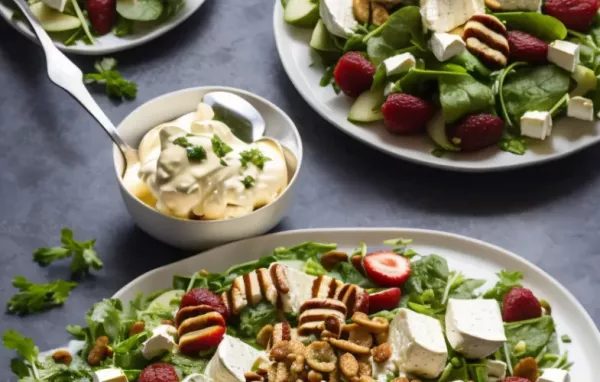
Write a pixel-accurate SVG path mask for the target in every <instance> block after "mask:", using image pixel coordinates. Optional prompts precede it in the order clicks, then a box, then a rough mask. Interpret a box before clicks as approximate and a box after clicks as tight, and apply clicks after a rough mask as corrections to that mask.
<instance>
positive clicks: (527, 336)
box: [504, 316, 555, 365]
mask: <svg viewBox="0 0 600 382" xmlns="http://www.w3.org/2000/svg"><path fill="white" fill-rule="evenodd" d="M504 331H505V332H506V338H507V345H508V349H509V350H510V352H511V363H512V364H513V365H515V364H517V362H519V360H521V359H523V358H526V357H534V358H535V357H536V356H537V355H538V354H539V353H540V352H541V351H542V350H543V349H544V347H545V346H546V345H548V343H549V342H550V340H551V338H552V336H553V335H554V332H555V326H554V320H552V317H550V316H542V317H540V318H536V319H533V320H527V321H519V322H511V323H506V324H504ZM522 342H524V343H525V346H524V347H523V349H522V351H519V352H515V351H514V349H515V347H516V346H517V344H519V343H522ZM519 347H521V346H519ZM520 350H521V349H520Z"/></svg>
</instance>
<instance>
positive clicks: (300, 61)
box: [273, 1, 600, 172]
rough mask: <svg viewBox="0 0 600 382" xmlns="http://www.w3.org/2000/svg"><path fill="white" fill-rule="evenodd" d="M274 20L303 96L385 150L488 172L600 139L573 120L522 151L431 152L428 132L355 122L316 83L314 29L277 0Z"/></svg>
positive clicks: (595, 128) (344, 103)
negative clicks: (292, 20)
mask: <svg viewBox="0 0 600 382" xmlns="http://www.w3.org/2000/svg"><path fill="white" fill-rule="evenodd" d="M273 25H274V30H275V41H276V43H277V50H278V51H279V56H280V58H281V61H282V63H283V67H284V68H285V71H286V72H287V74H288V76H289V77H290V80H291V81H292V83H293V84H294V86H295V87H296V89H297V90H298V91H299V92H300V94H301V95H302V97H303V98H304V99H305V100H306V102H308V103H309V104H310V106H311V107H312V108H313V109H314V110H315V111H317V112H318V113H319V114H320V115H321V116H322V117H323V118H325V119H326V120H328V121H329V122H330V123H331V124H332V125H334V126H336V127H338V128H339V129H341V130H342V131H344V132H345V133H347V134H349V135H351V136H353V137H354V138H356V139H358V140H361V141H363V142H365V143H366V144H368V145H370V146H373V147H375V148H376V149H378V150H381V151H383V152H385V153H387V154H390V155H392V156H395V157H399V158H402V159H406V160H409V161H411V162H416V163H420V164H423V165H426V166H431V167H437V168H441V169H445V170H454V171H466V172H487V171H498V170H508V169H514V168H518V167H525V166H531V165H534V164H539V163H543V162H548V161H551V160H555V159H559V158H562V157H565V156H567V155H570V154H573V153H575V152H577V151H579V150H581V149H584V148H586V147H588V146H591V145H593V144H595V143H598V142H599V141H600V123H595V124H593V123H590V122H584V121H577V120H573V119H563V120H561V121H559V122H558V123H557V124H556V126H555V128H554V129H553V133H552V138H551V139H547V140H546V141H543V142H542V141H540V142H539V143H536V144H532V145H531V147H530V148H529V150H528V151H527V152H526V153H525V155H523V156H519V155H514V154H511V153H507V152H504V151H500V150H499V149H498V148H496V147H491V148H489V149H487V150H483V151H480V152H477V153H473V154H464V153H463V154H446V155H444V156H443V157H442V158H438V157H435V156H434V155H432V154H431V151H432V149H433V148H434V145H433V143H432V142H431V140H430V139H429V138H428V137H426V136H418V137H400V136H393V135H391V134H389V133H388V132H387V131H386V130H385V127H384V126H383V123H374V124H366V125H356V124H353V123H351V122H349V121H348V120H347V117H348V111H349V110H350V106H351V105H352V101H353V100H352V99H350V98H349V97H345V96H343V95H339V96H338V95H336V94H335V93H334V91H333V90H332V88H331V87H326V88H323V87H320V86H319V81H320V80H321V77H322V76H323V73H324V69H323V68H322V67H321V66H320V65H311V64H313V63H315V62H316V63H318V62H319V58H318V57H316V55H313V53H312V52H311V49H310V47H309V45H308V43H309V41H310V36H311V33H312V31H311V30H310V29H302V28H297V27H294V26H291V25H288V24H286V23H285V21H283V7H282V5H281V2H280V1H276V2H275V10H274V12H273Z"/></svg>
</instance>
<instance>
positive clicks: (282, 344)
mask: <svg viewBox="0 0 600 382" xmlns="http://www.w3.org/2000/svg"><path fill="white" fill-rule="evenodd" d="M288 344H289V341H279V342H278V343H276V344H275V345H273V347H272V348H271V350H270V351H269V359H271V360H273V361H277V362H282V361H284V360H285V359H286V358H287V356H288V354H289V351H288Z"/></svg>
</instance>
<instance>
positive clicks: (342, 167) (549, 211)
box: [0, 0, 600, 381]
mask: <svg viewBox="0 0 600 382" xmlns="http://www.w3.org/2000/svg"><path fill="white" fill-rule="evenodd" d="M272 4H273V3H272V1H267V0H246V1H240V0H209V1H207V3H206V4H205V5H204V6H203V7H202V8H201V9H200V10H199V11H198V12H197V13H196V14H195V15H193V16H192V17H191V18H190V19H189V20H188V21H187V22H185V23H184V24H183V25H181V26H179V27H178V28H176V29H175V30H174V31H172V32H170V33H168V34H167V35H165V36H163V37H161V38H159V39H158V40H156V41H154V42H151V43H149V44H147V45H145V46H142V47H139V48H136V49H133V50H130V51H127V52H123V53H119V54H116V55H114V56H115V57H116V58H117V59H118V60H119V63H120V70H121V72H122V73H123V75H124V76H125V77H126V78H129V79H132V80H135V81H136V82H137V83H138V84H139V94H138V97H137V99H136V100H135V101H133V102H124V103H115V102H112V101H110V100H108V99H107V98H106V97H104V95H103V94H102V93H101V92H98V93H96V94H95V95H96V99H97V100H98V102H99V103H100V105H101V106H102V107H103V109H104V110H105V111H106V113H107V114H108V116H109V117H111V118H112V120H113V121H116V122H118V121H120V120H122V119H123V118H124V117H125V116H126V115H127V114H128V113H129V112H130V111H131V110H133V109H134V108H135V107H136V106H138V105H140V104H142V103H144V102H146V101H147V100H149V99H151V98H154V97H156V96H158V95H160V94H163V93H166V92H170V91H174V90H178V89H182V88H185V87H190V86H199V85H226V86H234V87H239V88H242V89H246V90H249V91H251V92H254V93H256V94H258V95H261V96H263V97H266V98H267V99H269V100H271V101H273V102H275V103H276V104H277V105H279V106H280V107H281V108H282V109H283V110H285V111H286V112H287V113H289V115H290V116H291V117H292V119H293V120H294V121H295V122H296V124H297V125H298V128H299V130H300V133H301V135H302V138H303V140H304V144H305V161H304V167H303V169H302V173H301V177H300V179H299V185H298V189H297V193H296V197H295V203H294V206H293V208H292V210H291V211H290V212H289V214H288V216H287V218H285V220H284V221H283V222H282V223H281V224H280V225H279V226H278V227H277V228H276V230H277V231H281V230H291V229H298V228H312V227H353V226H358V227H378V226H380V227H385V226H387V227H391V226H395V227H416V228H430V229H437V230H444V231H449V232H454V233H459V234H463V235H468V236H472V237H475V238H478V239H482V240H485V241H488V242H491V243H493V244H496V245H499V246H502V247H504V248H507V249H509V250H511V251H514V252H516V253H518V254H520V255H521V256H523V257H525V258H527V259H528V260H530V261H532V262H534V263H536V264H537V265H539V266H540V267H541V268H543V269H544V270H545V271H547V272H548V273H549V274H551V275H552V276H554V277H555V278H557V279H558V280H559V281H560V282H561V283H562V284H563V285H565V286H566V287H567V288H568V289H569V290H570V291H571V292H572V293H573V294H574V295H575V296H576V297H577V298H578V299H579V300H580V301H581V302H582V304H583V305H584V306H585V308H586V309H587V310H588V312H589V313H590V314H591V316H592V317H593V319H594V321H595V322H596V324H598V323H600V293H598V291H600V236H599V234H598V233H599V232H600V219H599V218H598V217H599V215H600V197H599V194H600V147H595V148H591V149H588V150H586V151H584V152H582V153H579V154H576V155H573V156H572V157H570V158H567V159H564V160H561V161H559V162H555V163H550V164H547V165H542V166H539V167H535V168H530V169H525V170H520V171H513V172H506V173H496V174H486V175H469V174H458V173H446V172H441V171H438V170H433V169H428V168H425V167H421V166H417V165H413V164H410V163H406V162H404V161H401V160H396V159H393V158H390V157H388V156H386V155H384V154H382V153H379V152H378V151H375V150H373V149H371V148H369V147H367V146H365V145H363V144H361V143H360V142H358V141H355V140H353V139H352V138H350V137H348V136H346V135H345V134H344V133H342V132H340V131H339V130H337V129H335V128H334V127H332V126H330V125H329V124H328V123H326V122H325V121H324V120H323V119H321V118H320V117H319V116H318V115H317V113H315V112H314V111H313V110H312V109H311V108H310V107H309V106H308V105H307V103H306V102H305V101H304V100H303V99H302V98H301V97H300V95H299V94H298V92H297V91H296V90H295V89H294V87H293V86H292V83H291V82H290V81H289V79H288V77H287V75H286V73H285V72H284V70H283V67H282V65H281V62H280V60H279V57H278V54H277V51H276V47H275V41H274V38H273V32H272ZM73 58H74V60H75V61H76V62H77V63H78V64H79V65H80V67H82V68H86V69H87V68H91V66H92V64H93V61H94V59H93V58H86V57H73ZM63 226H67V227H72V228H73V229H74V230H75V234H76V237H78V238H82V239H90V238H95V239H97V251H98V253H99V254H100V255H101V256H102V259H103V260H104V262H105V268H104V269H103V270H102V271H100V272H98V273H97V275H95V276H94V277H93V278H92V279H90V280H88V281H86V282H83V283H81V284H80V285H79V287H78V288H77V289H76V290H75V291H74V292H73V294H72V297H71V298H70V299H69V300H68V302H67V304H66V305H65V306H64V307H63V308H59V309H55V310H52V311H50V312H47V313H43V314H39V315H33V316H29V317H24V318H21V317H16V316H11V315H4V316H3V317H2V319H1V320H0V321H1V323H0V331H2V332H3V331H4V330H6V329H8V328H14V329H17V330H19V331H21V332H23V333H25V334H27V335H29V336H32V337H33V338H34V339H35V340H36V342H37V344H38V345H39V347H40V348H41V349H45V348H49V347H52V346H59V345H62V344H63V343H64V342H65V341H66V340H67V338H68V336H67V334H66V332H65V331H64V330H63V328H64V326H65V325H66V324H68V323H83V322H84V314H85V312H86V311H87V309H88V308H89V307H90V306H91V304H92V303H93V302H95V301H97V300H99V299H101V298H103V297H108V296H110V295H112V294H113V293H114V292H115V291H117V290H118V289H119V288H120V287H121V286H123V285H124V284H126V283H127V282H128V281H130V280H131V279H133V278H135V277H136V276H138V275H140V274H142V273H144V272H146V271H148V270H151V269H153V268H155V267H157V266H160V265H163V264H167V263H169V262H172V261H175V260H178V259H181V258H183V257H185V256H188V255H189V253H182V252H181V251H178V250H175V249H172V248H169V247H167V246H166V245H163V244H161V243H158V242H156V241H155V240H153V239H151V238H150V237H148V236H147V235H146V234H144V233H143V232H141V231H140V230H139V229H137V228H136V227H135V226H134V224H133V223H132V221H131V219H130V218H129V216H128V215H127V212H126V211H125V208H124V206H123V204H122V202H121V200H120V195H119V193H118V190H117V185H116V181H115V175H114V172H113V168H112V165H111V145H110V142H109V140H108V139H107V137H106V136H104V133H103V132H102V131H101V129H100V128H98V127H97V126H96V125H95V124H94V122H93V121H92V119H91V118H90V117H89V116H88V115H87V114H86V112H85V111H83V109H82V108H81V107H80V106H79V105H78V104H77V103H76V102H75V101H73V100H72V99H71V98H70V97H69V96H68V95H67V94H66V93H64V92H63V91H62V90H61V89H59V88H57V87H55V86H54V85H52V84H51V83H50V82H49V81H48V79H47V77H46V74H45V61H44V57H43V55H42V51H41V50H40V49H39V48H38V47H37V46H36V45H34V44H33V43H31V42H30V41H29V40H27V39H26V38H24V37H23V36H21V35H20V34H19V33H17V32H16V31H14V30H13V29H12V28H11V27H10V26H8V25H7V24H6V23H4V22H0V261H1V265H0V280H1V282H0V303H1V304H5V303H6V301H7V300H8V299H9V298H10V296H12V295H13V293H14V292H15V290H14V289H13V288H12V286H11V284H10V282H11V279H12V278H13V277H14V276H16V275H24V276H26V277H28V278H31V279H32V280H34V281H36V282H48V281H50V280H55V279H57V278H64V277H67V275H68V273H69V271H68V268H67V267H68V265H67V264H64V265H56V266H51V267H49V268H46V269H44V268H40V267H38V266H37V265H36V264H34V263H33V262H32V261H31V253H32V252H33V251H34V250H35V249H36V248H38V247H41V246H50V245H55V244H58V239H59V235H60V229H61V227H63ZM12 355H13V353H12V352H9V351H7V350H5V349H0V359H1V360H2V361H1V365H0V370H1V371H0V380H3V381H4V380H6V381H10V380H14V377H12V376H11V375H10V371H9V370H8V359H9V357H12Z"/></svg>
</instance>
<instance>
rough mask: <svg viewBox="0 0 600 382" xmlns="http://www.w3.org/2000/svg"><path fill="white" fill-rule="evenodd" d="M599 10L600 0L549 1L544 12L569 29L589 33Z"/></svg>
mask: <svg viewBox="0 0 600 382" xmlns="http://www.w3.org/2000/svg"><path fill="white" fill-rule="evenodd" d="M598 8H600V4H599V3H598V0H547V1H546V5H545V6H544V11H545V13H547V14H549V15H550V16H554V17H556V18H557V19H559V20H560V21H562V22H563V24H565V25H566V26H567V28H569V29H574V30H576V31H580V32H587V31H588V30H589V29H590V27H591V26H592V22H593V21H594V17H596V13H597V12H598Z"/></svg>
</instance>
